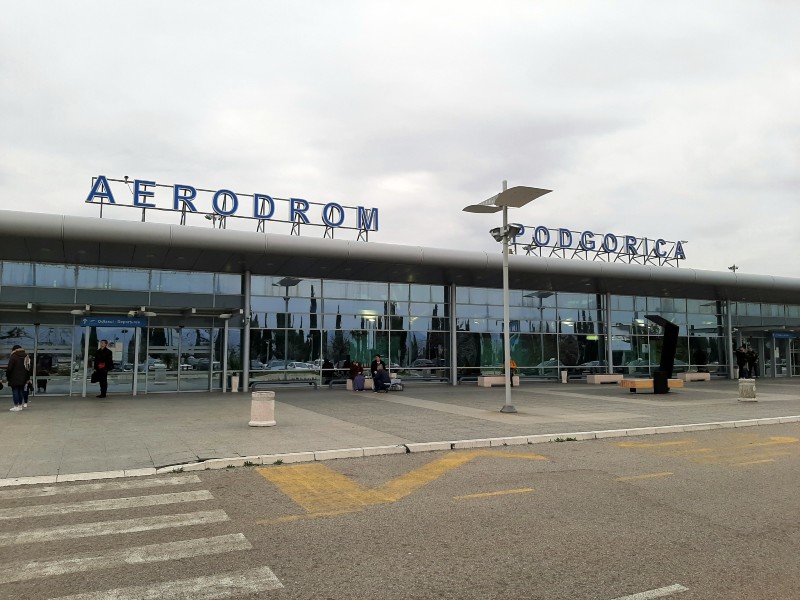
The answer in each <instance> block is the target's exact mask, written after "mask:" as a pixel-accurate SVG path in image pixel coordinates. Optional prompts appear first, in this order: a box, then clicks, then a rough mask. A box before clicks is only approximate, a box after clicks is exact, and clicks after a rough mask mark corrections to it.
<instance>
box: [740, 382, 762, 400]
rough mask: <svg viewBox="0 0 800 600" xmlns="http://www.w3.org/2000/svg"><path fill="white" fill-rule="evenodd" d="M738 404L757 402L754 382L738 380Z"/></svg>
mask: <svg viewBox="0 0 800 600" xmlns="http://www.w3.org/2000/svg"><path fill="white" fill-rule="evenodd" d="M739 402H758V400H756V380H755V379H740V380H739Z"/></svg>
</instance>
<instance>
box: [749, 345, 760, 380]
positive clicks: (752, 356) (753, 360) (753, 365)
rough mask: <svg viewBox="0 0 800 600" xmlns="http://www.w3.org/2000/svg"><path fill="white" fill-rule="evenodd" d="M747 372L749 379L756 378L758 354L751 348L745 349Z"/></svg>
mask: <svg viewBox="0 0 800 600" xmlns="http://www.w3.org/2000/svg"><path fill="white" fill-rule="evenodd" d="M747 370H748V371H750V373H749V375H750V377H751V378H756V377H758V352H756V351H755V350H753V348H752V347H750V348H748V349H747Z"/></svg>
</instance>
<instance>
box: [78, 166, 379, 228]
mask: <svg viewBox="0 0 800 600" xmlns="http://www.w3.org/2000/svg"><path fill="white" fill-rule="evenodd" d="M112 182H113V183H114V184H115V185H114V186H113V188H115V189H112V185H111V183H112ZM86 202H87V203H89V204H99V205H100V217H101V218H102V216H103V206H104V205H105V206H126V207H133V208H141V209H142V220H143V221H144V220H145V215H146V212H147V211H167V212H175V213H179V214H180V215H181V225H185V224H186V218H187V216H191V215H195V214H196V215H202V216H205V218H206V219H208V220H209V221H211V222H212V225H213V226H215V227H218V228H219V229H225V228H226V225H227V219H228V218H241V219H250V220H252V221H255V222H256V224H257V225H256V231H264V223H265V222H268V221H269V222H277V223H290V224H291V225H292V234H293V235H299V234H300V226H302V225H309V226H317V227H325V237H331V238H332V237H333V232H334V230H335V229H352V230H357V231H358V232H359V239H364V240H366V239H367V234H368V232H370V231H378V209H377V208H366V207H364V206H345V205H343V204H339V203H338V202H328V203H321V202H311V201H308V200H304V199H302V198H288V199H286V198H276V197H273V196H270V195H268V194H260V193H252V194H245V193H240V192H234V191H233V190H230V189H226V188H223V189H218V190H207V189H203V188H197V187H194V186H191V185H187V184H171V185H164V184H160V183H156V182H155V181H148V180H144V179H133V180H129V179H128V177H125V178H124V179H111V178H108V177H106V176H105V175H99V176H97V177H94V178H92V187H91V189H90V190H89V195H88V196H87V197H86Z"/></svg>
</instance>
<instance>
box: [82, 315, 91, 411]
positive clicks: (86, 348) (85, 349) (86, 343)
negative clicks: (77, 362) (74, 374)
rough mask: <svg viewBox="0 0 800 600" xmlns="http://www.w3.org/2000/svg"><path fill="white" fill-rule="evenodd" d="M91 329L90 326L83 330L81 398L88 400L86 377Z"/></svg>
mask: <svg viewBox="0 0 800 600" xmlns="http://www.w3.org/2000/svg"><path fill="white" fill-rule="evenodd" d="M91 329H92V328H91V327H89V326H88V325H86V326H85V327H84V328H83V340H84V344H83V392H82V393H81V398H86V375H87V373H88V370H89V332H90V331H91Z"/></svg>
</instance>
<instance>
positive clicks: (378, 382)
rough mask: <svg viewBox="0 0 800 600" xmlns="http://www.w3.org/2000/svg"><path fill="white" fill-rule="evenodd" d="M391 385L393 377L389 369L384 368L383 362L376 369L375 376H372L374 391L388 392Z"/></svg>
mask: <svg viewBox="0 0 800 600" xmlns="http://www.w3.org/2000/svg"><path fill="white" fill-rule="evenodd" d="M391 385H392V379H391V377H389V371H387V370H386V369H384V368H383V364H382V363H381V364H379V365H378V370H377V371H375V377H373V378H372V391H373V392H388V391H389V386H391Z"/></svg>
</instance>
